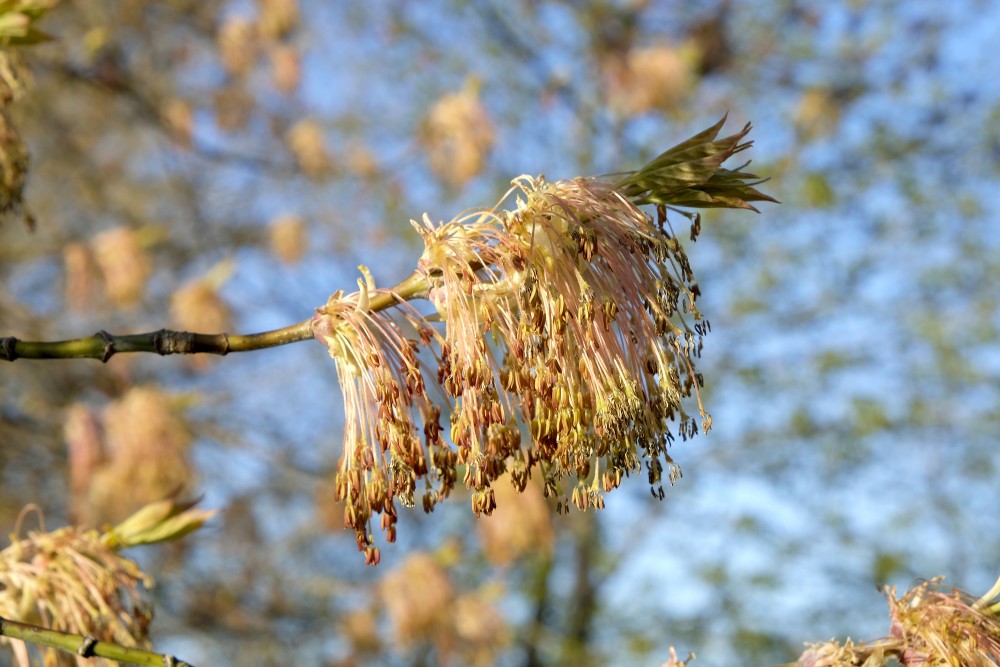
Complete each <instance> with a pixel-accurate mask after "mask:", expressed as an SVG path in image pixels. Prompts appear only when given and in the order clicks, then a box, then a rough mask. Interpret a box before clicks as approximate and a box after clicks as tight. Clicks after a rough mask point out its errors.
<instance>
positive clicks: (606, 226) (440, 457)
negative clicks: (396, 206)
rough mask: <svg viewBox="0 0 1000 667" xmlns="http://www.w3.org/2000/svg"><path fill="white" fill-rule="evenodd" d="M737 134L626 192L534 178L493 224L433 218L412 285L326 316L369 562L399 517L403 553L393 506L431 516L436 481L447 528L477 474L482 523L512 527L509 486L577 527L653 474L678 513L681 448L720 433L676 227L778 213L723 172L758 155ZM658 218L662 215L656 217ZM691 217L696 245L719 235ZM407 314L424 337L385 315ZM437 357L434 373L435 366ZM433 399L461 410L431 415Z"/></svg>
mask: <svg viewBox="0 0 1000 667" xmlns="http://www.w3.org/2000/svg"><path fill="white" fill-rule="evenodd" d="M723 120H724V119H723ZM721 126H722V122H721V121H720V123H719V124H717V125H715V126H714V127H713V128H710V129H709V130H706V131H705V132H703V133H701V134H699V135H696V136H695V137H693V138H692V139H690V140H688V141H687V142H684V143H683V144H681V145H679V146H677V147H675V148H674V149H671V150H670V151H667V152H666V153H664V154H662V155H661V156H659V157H658V158H657V159H656V160H654V161H653V162H651V163H650V164H649V165H647V166H646V167H645V168H644V169H642V170H640V171H638V172H633V173H629V174H625V175H624V176H622V177H620V178H619V179H618V180H617V181H608V180H603V179H588V178H577V179H572V180H562V181H556V182H547V181H546V180H545V179H544V178H542V177H538V178H532V177H528V176H521V177H519V178H517V179H515V180H514V182H513V187H512V188H511V190H510V191H509V192H508V193H507V195H505V196H504V198H503V199H502V200H501V203H500V204H498V205H497V206H496V207H494V208H492V209H488V210H482V211H474V212H471V213H467V214H465V215H462V216H460V217H458V218H456V219H454V220H452V221H450V222H447V223H443V224H434V223H433V222H432V221H431V220H430V219H429V218H428V217H427V216H424V219H423V221H422V222H420V223H417V222H414V223H413V224H414V227H415V228H416V230H417V231H418V233H419V234H420V235H421V236H422V238H423V242H424V252H423V254H422V255H421V257H420V259H419V261H418V263H417V270H416V272H415V273H414V275H413V276H411V278H410V279H408V280H407V281H405V282H404V283H402V284H401V285H399V286H397V287H396V288H395V289H392V290H376V289H375V288H374V285H373V284H372V281H371V279H370V276H369V275H368V274H367V271H366V270H365V271H364V272H365V280H359V281H358V282H359V286H360V288H361V289H360V291H359V292H356V293H354V294H351V295H347V296H345V295H344V294H343V293H340V292H338V293H337V294H335V295H334V296H333V297H331V299H330V301H329V302H328V303H327V305H326V306H324V307H322V308H320V309H318V310H317V314H316V317H315V319H314V323H313V329H314V332H315V335H316V338H317V339H318V340H320V341H321V342H322V343H324V344H325V345H326V346H327V347H328V349H329V351H330V354H331V356H332V357H333V358H334V360H335V362H336V365H337V370H338V375H339V379H340V383H341V386H342V388H343V392H344V397H345V401H346V403H347V424H346V431H345V446H344V457H343V459H342V462H341V471H340V474H339V476H338V480H337V496H338V499H341V500H344V501H345V502H346V507H347V509H346V516H345V524H346V525H348V526H350V527H352V528H354V529H355V530H356V532H357V536H358V544H359V548H361V549H363V550H365V551H366V555H367V558H368V560H369V562H373V561H377V559H378V551H377V549H376V548H375V547H374V546H373V544H372V536H371V531H370V530H369V528H368V525H369V523H370V519H371V515H372V514H373V513H381V514H382V527H383V528H384V529H385V530H387V532H388V536H389V539H390V541H391V540H392V538H393V537H394V525H395V518H396V510H395V507H394V503H393V499H394V498H396V497H398V498H400V499H401V500H403V502H404V503H405V504H407V505H410V504H414V503H415V499H414V493H415V491H416V484H417V482H418V480H424V484H425V487H424V491H423V501H422V504H423V507H424V509H425V510H427V511H430V509H432V508H433V507H434V505H435V504H436V502H437V501H438V500H440V499H441V498H442V497H444V496H446V495H447V494H448V492H449V491H450V490H451V488H452V487H453V485H454V484H455V482H456V480H457V479H458V476H459V475H462V479H463V483H464V485H465V486H466V487H467V488H468V489H470V491H471V501H472V509H473V511H474V512H475V513H476V514H477V515H478V514H490V513H491V512H492V510H493V509H494V508H495V506H496V496H495V493H494V489H493V483H494V482H495V481H496V480H497V479H498V478H499V477H500V476H501V475H503V474H504V473H509V475H510V480H511V481H512V483H513V485H514V487H515V488H516V489H518V490H523V489H524V487H525V485H526V483H527V481H528V479H529V477H530V476H531V475H532V474H533V473H536V472H537V473H539V474H540V475H541V477H542V479H543V480H544V489H545V494H546V496H549V497H554V498H555V499H556V504H557V509H558V510H559V511H565V510H567V509H568V507H569V504H570V502H572V503H573V504H574V505H576V506H577V507H579V508H580V509H587V508H588V507H597V508H600V507H603V505H604V497H603V493H604V492H607V491H610V490H611V489H613V488H615V487H617V486H618V485H619V484H620V483H621V480H622V478H623V477H625V476H628V475H630V474H631V473H633V472H638V471H639V470H640V469H641V468H642V466H643V464H645V467H646V470H647V474H648V480H649V482H650V484H651V486H652V490H653V494H654V496H658V497H661V498H662V496H663V488H662V485H661V483H662V480H663V479H664V478H666V479H667V480H669V481H670V482H673V481H674V480H675V479H676V478H677V477H678V476H679V475H680V470H679V468H678V467H677V466H676V464H675V463H674V461H673V460H672V459H671V457H670V455H669V454H668V451H667V447H668V445H669V443H670V441H671V440H672V439H673V438H674V437H675V434H679V435H680V436H681V437H682V438H687V437H690V436H692V435H694V433H696V432H697V431H698V428H699V422H700V425H701V427H702V428H703V429H704V430H707V429H708V428H709V426H710V424H711V419H710V417H709V416H708V414H707V413H706V411H705V409H704V407H703V405H702V401H701V397H700V395H699V388H700V387H701V384H702V378H701V376H700V374H699V373H698V372H697V371H696V368H695V360H696V359H697V357H698V356H699V354H700V351H701V338H702V336H703V335H704V334H705V333H706V332H707V331H708V329H709V325H708V322H707V321H705V320H704V319H703V318H702V315H701V313H700V312H699V311H698V308H697V306H696V299H697V297H698V294H699V290H698V285H697V283H696V282H695V280H694V275H693V273H692V270H691V266H690V263H689V261H688V258H687V256H686V254H685V251H684V247H683V245H682V244H681V243H680V241H679V239H678V238H677V236H676V235H675V234H674V232H673V230H672V229H671V227H670V225H669V222H668V220H667V212H668V210H673V211H676V209H675V208H674V206H675V205H683V206H702V207H711V206H727V207H731V208H752V206H751V205H750V204H749V202H750V201H760V200H771V199H770V198H769V197H768V196H766V195H764V194H762V193H760V192H758V191H757V190H756V189H754V187H753V186H754V185H756V183H755V182H750V179H753V178H755V177H754V176H753V175H751V174H745V173H742V172H739V171H728V170H725V169H722V168H721V166H720V165H721V164H722V162H723V161H724V160H726V159H727V158H728V157H729V156H731V155H732V154H733V153H735V152H737V151H740V150H743V149H745V148H746V147H748V146H749V142H746V143H743V142H742V139H743V137H744V136H745V135H746V133H747V132H748V131H749V126H747V127H746V128H744V130H743V131H742V132H741V133H739V134H736V135H733V136H730V137H726V138H723V139H718V140H716V136H717V134H718V131H719V129H720V128H721ZM510 199H513V204H512V205H510V206H508V207H506V208H504V206H503V204H504V202H506V201H508V200H510ZM772 201H773V200H772ZM641 204H655V205H656V217H655V218H654V217H653V216H652V215H649V214H647V213H645V212H644V211H643V210H641V209H640V208H639V205H641ZM685 215H687V216H688V217H689V218H691V219H692V220H693V221H694V224H693V225H692V237H693V236H694V235H695V234H696V233H697V231H698V227H699V225H700V218H698V216H695V215H691V214H685ZM414 298H425V299H427V300H429V301H430V302H431V303H432V304H433V306H434V307H435V309H436V310H437V314H438V316H439V318H440V320H441V322H442V323H443V327H435V326H434V325H432V324H430V323H429V322H428V319H427V318H421V317H420V316H419V314H418V313H417V311H416V310H414V309H413V308H412V307H410V306H409V305H408V304H407V301H409V300H411V299H414ZM376 299H377V300H378V303H377V304H376ZM390 306H396V307H397V308H396V310H400V309H402V310H404V312H405V317H406V319H407V320H408V322H409V326H408V327H407V328H412V330H413V331H415V332H416V333H415V335H414V337H411V338H407V337H406V336H404V335H403V333H402V331H403V327H402V326H401V325H400V324H397V323H395V322H393V321H392V320H390V319H389V318H388V317H386V316H385V315H384V314H383V313H382V312H379V311H381V310H385V309H387V308H388V307H390ZM423 349H429V352H428V353H427V354H425V355H423V357H422V358H427V357H429V356H431V355H433V358H434V359H435V361H436V363H437V369H436V373H434V374H431V373H425V369H424V368H423V367H422V366H421V365H420V358H418V357H419V356H420V355H418V352H419V351H420V350H423ZM428 384H430V385H432V386H435V387H436V388H437V392H436V393H435V396H437V395H438V394H440V396H441V397H443V398H444V399H445V400H440V399H439V400H438V401H437V402H436V403H433V402H431V400H430V399H429V398H428V394H427V388H426V386H427V385H428ZM688 398H693V399H694V402H695V404H696V406H697V416H696V415H693V414H691V413H690V412H689V408H688V406H687V405H686V399H688ZM442 407H443V408H444V410H442ZM443 414H444V415H445V416H446V418H447V419H448V426H449V428H447V429H445V428H444V427H442V426H441V424H440V422H441V420H442V418H443V417H442V415H443ZM417 423H422V435H423V437H422V438H420V437H418V434H419V433H420V431H421V429H418V426H417ZM672 424H675V425H676V426H672ZM445 431H447V433H448V435H449V436H450V438H448V440H447V441H446V440H445V439H444V438H442V433H443V432H445ZM567 480H570V481H571V483H572V484H573V488H572V491H571V492H569V494H567V492H566V490H565V489H564V484H565V483H566V481H567Z"/></svg>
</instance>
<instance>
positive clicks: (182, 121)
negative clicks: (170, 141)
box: [160, 99, 194, 148]
mask: <svg viewBox="0 0 1000 667" xmlns="http://www.w3.org/2000/svg"><path fill="white" fill-rule="evenodd" d="M160 113H161V115H162V116H163V122H164V123H165V124H166V126H167V127H168V128H169V129H170V132H171V133H172V134H173V137H174V140H175V141H177V143H178V144H179V145H181V146H183V147H184V148H190V147H191V141H192V138H193V137H194V110H193V109H192V108H191V104H190V103H188V102H187V101H185V100H181V99H172V100H169V101H168V102H166V103H165V104H164V105H163V109H162V110H161V111H160Z"/></svg>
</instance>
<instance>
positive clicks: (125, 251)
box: [91, 227, 152, 306]
mask: <svg viewBox="0 0 1000 667" xmlns="http://www.w3.org/2000/svg"><path fill="white" fill-rule="evenodd" d="M91 250H92V251H93V253H94V259H95V260H96V261H97V266H98V267H99V268H100V270H101V275H102V276H103V278H104V291H105V293H106V294H107V296H108V298H109V299H110V300H111V301H112V302H113V303H114V304H115V305H118V306H131V305H133V304H135V303H136V302H137V301H139V300H140V299H141V298H142V296H143V294H144V293H145V291H146V281H147V280H149V276H150V274H151V273H152V264H151V262H150V261H149V256H148V255H147V254H146V249H145V248H144V247H143V244H142V241H141V239H140V236H139V232H138V231H136V230H135V229H132V228H131V227H115V228H114V229H109V230H107V231H105V232H101V233H100V234H98V235H97V236H95V237H94V238H93V240H92V241H91Z"/></svg>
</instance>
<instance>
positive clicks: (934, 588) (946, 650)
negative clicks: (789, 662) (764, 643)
mask: <svg viewBox="0 0 1000 667" xmlns="http://www.w3.org/2000/svg"><path fill="white" fill-rule="evenodd" d="M940 583H941V580H940V578H937V579H932V580H930V581H926V582H923V583H921V584H919V585H918V586H915V587H914V588H912V589H911V590H909V591H907V593H906V594H905V595H904V596H903V597H901V598H899V599H898V600H897V599H896V591H895V589H894V588H890V587H888V586H887V587H886V589H885V593H886V599H887V600H888V601H889V618H890V621H891V623H890V629H889V636H888V637H884V638H882V639H877V640H874V641H869V642H861V643H857V644H856V643H854V642H852V641H851V640H850V639H848V640H846V641H844V642H838V641H836V640H831V641H828V642H824V643H820V644H813V645H811V646H810V647H809V649H808V650H806V652H805V653H803V654H802V656H801V657H800V658H799V661H798V662H797V663H795V664H796V665H798V666H800V667H841V666H847V665H861V664H863V665H866V666H869V667H881V666H882V665H890V664H901V665H932V666H938V665H940V666H941V667H945V666H949V665H962V666H963V667H991V666H992V665H996V664H998V663H1000V620H998V617H1000V600H998V599H997V598H998V596H1000V579H998V580H997V583H996V584H995V585H994V586H993V588H992V589H991V590H990V591H989V592H988V593H986V594H985V595H984V596H983V597H981V598H979V599H978V600H973V599H971V598H970V596H968V595H967V594H965V593H962V592H961V591H958V590H954V591H952V592H951V593H950V594H949V593H944V592H942V591H941V590H940Z"/></svg>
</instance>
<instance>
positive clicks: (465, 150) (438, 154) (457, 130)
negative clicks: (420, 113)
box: [423, 79, 494, 187]
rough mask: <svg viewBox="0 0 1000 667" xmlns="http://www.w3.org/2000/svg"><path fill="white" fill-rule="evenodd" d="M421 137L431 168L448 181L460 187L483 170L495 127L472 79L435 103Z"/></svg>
mask: <svg viewBox="0 0 1000 667" xmlns="http://www.w3.org/2000/svg"><path fill="white" fill-rule="evenodd" d="M423 138H424V144H425V145H426V147H427V155H428V159H429V160H430V165H431V169H432V170H433V171H434V173H435V174H437V175H438V176H440V177H441V178H442V179H444V181H445V183H447V184H448V185H450V186H452V187H459V186H461V185H463V184H465V182H466V181H468V180H469V179H471V178H473V177H474V176H477V175H478V174H479V173H480V172H481V171H482V170H483V166H484V165H485V163H486V158H487V156H488V155H489V152H490V150H491V149H492V148H493V142H494V131H493V123H492V121H491V120H490V117H489V114H487V112H486V108H485V107H484V106H483V104H482V102H481V101H480V99H479V85H478V83H477V82H476V81H475V80H474V79H473V80H470V81H469V83H467V84H466V86H465V88H463V89H462V90H461V91H459V92H457V93H452V94H449V95H445V96H444V97H442V98H441V99H439V100H438V101H437V102H436V103H435V104H434V106H433V107H432V108H431V110H430V113H429V114H428V116H427V120H426V122H425V125H424V137H423Z"/></svg>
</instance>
